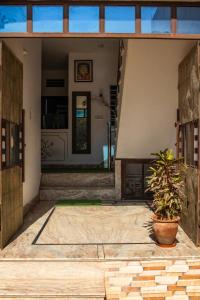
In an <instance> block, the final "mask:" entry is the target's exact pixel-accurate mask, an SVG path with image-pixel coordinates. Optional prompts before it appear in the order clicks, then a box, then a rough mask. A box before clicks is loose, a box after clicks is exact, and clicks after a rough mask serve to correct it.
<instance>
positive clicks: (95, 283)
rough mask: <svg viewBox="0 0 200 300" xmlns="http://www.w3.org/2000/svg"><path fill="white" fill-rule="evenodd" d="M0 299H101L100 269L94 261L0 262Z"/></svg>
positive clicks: (102, 274)
mask: <svg viewBox="0 0 200 300" xmlns="http://www.w3.org/2000/svg"><path fill="white" fill-rule="evenodd" d="M0 269H1V272H0V299H3V298H7V299H15V298H20V299H52V298H53V299H60V298H64V299H70V300H78V299H79V300H80V299H82V300H86V299H88V300H89V299H90V300H92V299H93V300H97V299H98V300H99V299H101V300H103V299H104V297H105V287H104V272H103V270H102V269H101V267H100V266H99V265H98V264H97V263H93V262H92V263H84V262H66V261H50V262H48V261H1V262H0Z"/></svg>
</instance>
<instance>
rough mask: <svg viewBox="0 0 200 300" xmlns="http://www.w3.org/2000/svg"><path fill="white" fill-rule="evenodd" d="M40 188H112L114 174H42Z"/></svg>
mask: <svg viewBox="0 0 200 300" xmlns="http://www.w3.org/2000/svg"><path fill="white" fill-rule="evenodd" d="M41 186H42V187H44V186H52V187H53V186H59V187H61V186H63V187H79V186H84V187H88V186H93V187H111V186H114V173H111V172H109V173H108V172H103V173H43V174H42V179H41Z"/></svg>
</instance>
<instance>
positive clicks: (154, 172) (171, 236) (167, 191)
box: [147, 149, 184, 246]
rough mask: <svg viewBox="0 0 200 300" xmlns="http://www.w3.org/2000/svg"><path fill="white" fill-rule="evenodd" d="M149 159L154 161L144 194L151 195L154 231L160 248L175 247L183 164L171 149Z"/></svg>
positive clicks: (182, 194)
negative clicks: (153, 158) (146, 192)
mask: <svg viewBox="0 0 200 300" xmlns="http://www.w3.org/2000/svg"><path fill="white" fill-rule="evenodd" d="M152 155H153V156H154V157H155V160H154V161H153V163H152V164H153V165H152V167H150V172H151V175H150V176H149V177H148V178H147V186H148V188H147V191H148V192H149V191H150V192H152V193H153V205H152V207H153V210H154V215H153V218H152V219H153V231H154V234H155V237H156V240H157V242H158V244H159V245H160V246H164V245H166V246H175V245H176V242H175V241H176V234H177V231H178V223H179V221H180V214H181V211H182V202H183V199H184V193H183V186H184V175H183V172H182V170H181V169H182V166H183V164H181V163H180V160H177V159H175V157H174V154H173V151H172V150H170V149H165V150H164V151H160V152H158V153H153V154H152Z"/></svg>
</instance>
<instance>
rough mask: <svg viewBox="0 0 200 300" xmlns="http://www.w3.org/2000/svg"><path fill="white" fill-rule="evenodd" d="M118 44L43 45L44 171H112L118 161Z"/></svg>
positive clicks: (61, 42)
mask: <svg viewBox="0 0 200 300" xmlns="http://www.w3.org/2000/svg"><path fill="white" fill-rule="evenodd" d="M118 68H119V40H112V39H110V40H104V39H91V40H86V39H84V40H83V39H76V40H75V39H65V40H63V39H44V40H43V41H42V100H41V102H42V113H41V128H42V170H43V171H45V172H46V171H50V170H52V171H54V170H55V169H57V170H58V169H62V170H66V171H68V170H69V171H72V170H80V169H81V170H84V169H85V170H93V171H94V170H97V171H108V170H111V169H113V166H114V164H113V161H114V156H115V141H116V140H115V138H114V134H115V129H116V124H115V119H116V107H117V93H116V92H117V82H118Z"/></svg>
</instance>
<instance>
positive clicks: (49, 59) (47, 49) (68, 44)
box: [42, 38, 119, 70]
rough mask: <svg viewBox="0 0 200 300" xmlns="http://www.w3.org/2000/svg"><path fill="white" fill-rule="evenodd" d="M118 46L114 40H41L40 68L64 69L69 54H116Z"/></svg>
mask: <svg viewBox="0 0 200 300" xmlns="http://www.w3.org/2000/svg"><path fill="white" fill-rule="evenodd" d="M118 46H119V40H116V39H115V40H114V39H64V38H63V39H61V38H60V39H51V38H50V39H43V41H42V67H43V69H51V70H55V69H66V64H67V56H68V53H69V52H78V53H80V52H85V53H87V52H90V53H92V52H104V53H105V52H115V51H116V52H117V51H118ZM116 52H115V53H116Z"/></svg>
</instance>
